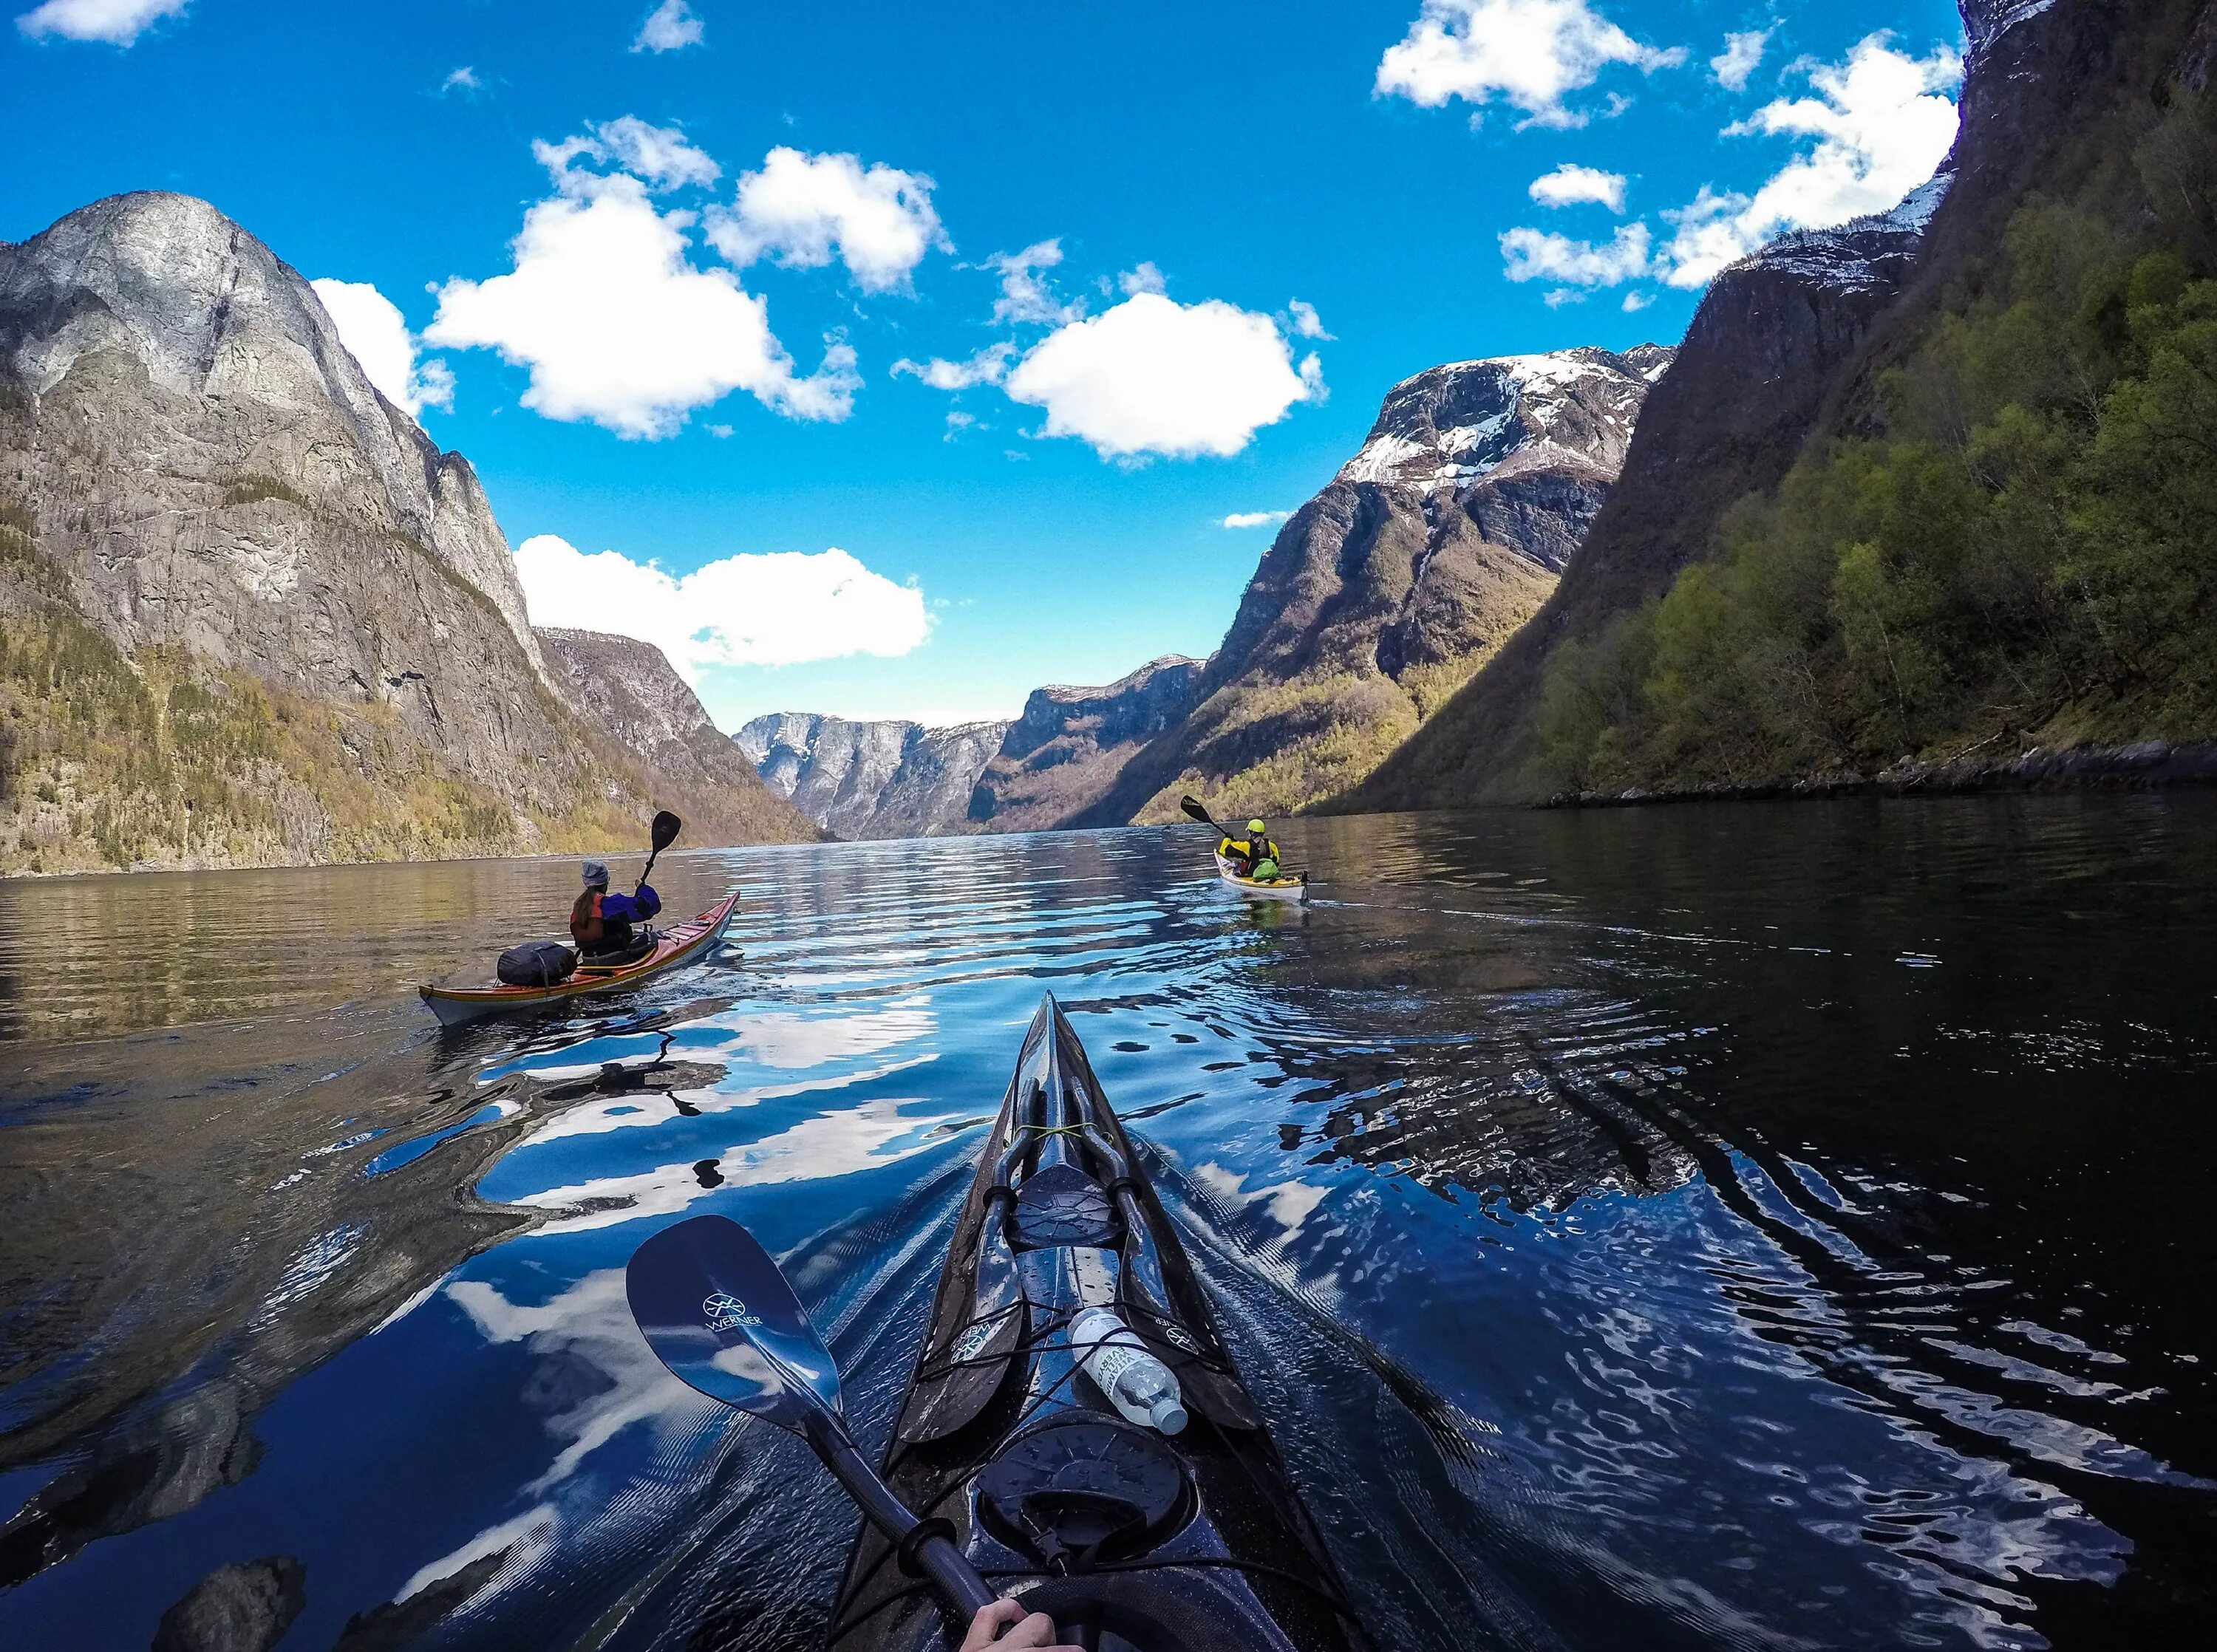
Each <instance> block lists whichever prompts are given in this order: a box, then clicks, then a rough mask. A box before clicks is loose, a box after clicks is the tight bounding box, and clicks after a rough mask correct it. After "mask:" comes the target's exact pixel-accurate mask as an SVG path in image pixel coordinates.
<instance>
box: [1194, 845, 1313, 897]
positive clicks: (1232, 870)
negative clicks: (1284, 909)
mask: <svg viewBox="0 0 2217 1652" xmlns="http://www.w3.org/2000/svg"><path fill="white" fill-rule="evenodd" d="M1216 875H1217V876H1218V877H1219V878H1222V879H1223V880H1224V881H1225V882H1226V883H1227V884H1229V885H1232V888H1234V889H1236V890H1238V891H1239V892H1240V893H1241V894H1243V895H1252V896H1254V897H1256V898H1257V899H1258V900H1265V901H1306V900H1307V899H1308V897H1309V875H1308V873H1306V872H1288V873H1287V874H1286V875H1285V876H1283V877H1281V878H1273V879H1271V880H1270V881H1269V882H1268V883H1265V882H1263V881H1262V880H1261V879H1259V878H1247V877H1243V876H1242V875H1241V874H1240V872H1238V869H1237V868H1236V867H1234V866H1232V862H1231V861H1229V860H1226V859H1225V858H1224V857H1223V856H1222V855H1218V856H1217V857H1216Z"/></svg>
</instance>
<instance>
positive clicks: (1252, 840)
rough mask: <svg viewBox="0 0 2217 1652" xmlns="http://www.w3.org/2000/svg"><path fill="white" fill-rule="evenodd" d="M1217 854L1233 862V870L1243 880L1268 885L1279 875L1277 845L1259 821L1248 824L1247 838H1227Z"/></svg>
mask: <svg viewBox="0 0 2217 1652" xmlns="http://www.w3.org/2000/svg"><path fill="white" fill-rule="evenodd" d="M1216 852H1217V853H1218V854H1220V855H1222V856H1223V857H1224V858H1225V859H1226V860H1229V861H1230V862H1232V869H1233V870H1234V871H1235V872H1238V873H1239V875H1240V876H1241V877H1243V878H1255V879H1256V880H1257V881H1258V882H1261V883H1265V884H1267V883H1269V882H1270V881H1271V880H1272V879H1273V878H1276V877H1277V875H1278V846H1277V843H1276V842H1275V841H1274V840H1273V839H1272V838H1271V836H1270V833H1269V828H1268V827H1266V826H1265V825H1264V824H1263V823H1262V822H1261V821H1259V820H1251V821H1249V822H1248V823H1247V835H1246V836H1244V837H1227V838H1226V839H1225V840H1224V841H1222V842H1220V843H1219V844H1218V845H1217V846H1216Z"/></svg>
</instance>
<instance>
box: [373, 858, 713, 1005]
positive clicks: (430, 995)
mask: <svg viewBox="0 0 2217 1652" xmlns="http://www.w3.org/2000/svg"><path fill="white" fill-rule="evenodd" d="M738 906H739V896H738V891H737V890H733V891H732V892H731V893H730V894H729V895H726V897H724V898H723V899H722V900H720V901H719V902H717V903H716V904H715V905H713V906H712V907H710V908H709V909H707V911H705V912H702V913H701V914H699V915H696V916H694V917H690V918H687V919H685V920H683V921H682V922H677V923H673V924H671V925H670V927H669V928H667V929H663V930H658V931H657V932H655V933H656V942H655V946H654V950H653V951H652V952H649V953H647V954H646V956H645V957H644V958H641V959H638V960H637V961H635V962H633V963H631V964H623V965H614V966H613V967H608V968H592V967H583V966H581V967H580V968H579V969H578V970H577V972H576V973H575V974H573V975H571V976H570V977H567V978H566V979H565V980H562V981H558V982H557V983H554V984H553V986H551V987H511V986H508V985H506V984H503V983H494V982H489V983H485V984H484V985H481V986H450V985H446V984H443V983H437V982H432V983H426V984H425V985H423V986H420V987H418V988H417V989H416V990H417V994H418V995H419V996H421V997H422V998H423V1002H425V1003H426V1004H428V1005H429V1006H430V1009H431V1013H432V1014H435V1015H436V1016H437V1017H438V1018H439V1022H440V1025H442V1026H460V1024H461V1023H463V1022H465V1021H472V1020H478V1019H479V1018H480V1017H482V1016H486V1015H497V1014H503V1012H506V1011H509V1010H516V1009H528V1008H534V1007H535V1006H538V1005H540V1004H553V1003H561V1002H565V1001H566V1000H568V999H571V998H582V997H585V996H590V995H593V994H596V993H603V992H620V991H622V990H624V989H627V988H630V987H633V986H636V985H638V984H639V983H641V982H643V981H647V980H650V979H652V978H653V977H657V976H660V975H664V974H667V973H668V972H669V971H671V970H675V969H679V968H682V967H683V966H684V965H688V964H690V963H693V962H694V961H695V960H696V959H701V958H702V957H705V956H706V955H707V953H708V952H710V951H712V950H713V948H714V946H715V945H716V943H717V942H718V941H719V940H722V939H723V936H724V932H725V930H726V929H727V928H730V927H731V922H732V916H733V915H734V914H735V913H737V912H738Z"/></svg>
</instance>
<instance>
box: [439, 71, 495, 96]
mask: <svg viewBox="0 0 2217 1652" xmlns="http://www.w3.org/2000/svg"><path fill="white" fill-rule="evenodd" d="M484 89H485V82H484V80H483V79H482V78H480V77H479V74H478V71H476V70H474V69H472V67H470V65H468V64H464V65H462V66H461V67H460V68H459V69H457V70H454V71H453V72H451V73H450V74H448V77H446V78H445V79H444V80H442V81H441V82H440V83H439V96H442V97H444V96H446V95H447V94H448V92H460V94H461V95H462V96H465V97H467V96H470V95H471V94H472V92H481V91H483V90H484Z"/></svg>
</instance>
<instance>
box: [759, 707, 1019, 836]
mask: <svg viewBox="0 0 2217 1652" xmlns="http://www.w3.org/2000/svg"><path fill="white" fill-rule="evenodd" d="M1008 726H1009V725H1008V724H1005V723H967V724H961V725H960V726H959V727H955V728H948V729H927V728H925V727H924V726H923V724H920V723H906V722H899V721H885V722H863V723H856V722H849V721H848V720H847V719H846V718H839V717H825V716H821V715H818V714H817V713H814V712H772V713H770V714H769V716H767V717H758V718H755V719H754V720H753V721H752V722H750V723H749V724H746V725H745V726H744V727H743V728H742V729H740V730H739V731H738V733H737V734H735V735H733V736H732V741H733V743H735V744H736V745H737V747H738V750H739V752H740V753H742V754H744V758H745V760H746V761H749V762H750V763H752V764H753V765H754V767H755V769H756V773H758V774H760V775H761V777H762V780H763V784H765V785H766V786H769V789H770V790H771V791H772V792H775V793H776V794H777V795H778V796H780V797H781V798H790V799H791V800H792V803H793V806H794V808H796V809H798V810H799V811H800V812H801V813H802V814H803V815H805V816H806V817H808V819H810V820H811V821H812V822H814V823H816V824H817V825H818V826H820V827H822V828H823V829H824V830H826V831H828V832H830V833H831V835H833V836H835V837H842V838H849V839H855V838H879V837H945V836H949V835H954V834H955V833H960V832H964V831H967V830H971V829H972V828H971V827H970V826H969V825H968V824H967V818H968V813H969V808H970V793H971V791H972V788H973V787H974V786H976V785H977V781H978V775H979V771H980V770H981V769H983V768H984V767H985V763H986V761H987V759H989V758H990V757H991V756H992V755H993V754H994V752H995V751H997V750H998V749H999V748H1000V743H1001V736H1002V734H1003V733H1004V731H1005V730H1007V728H1008Z"/></svg>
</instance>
